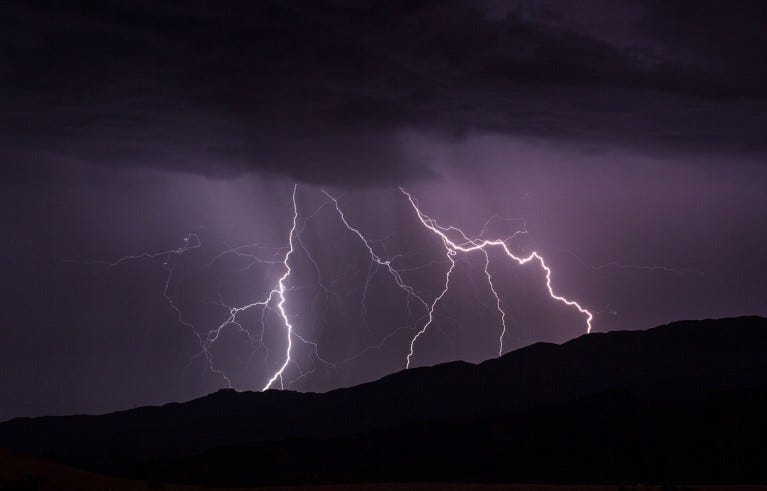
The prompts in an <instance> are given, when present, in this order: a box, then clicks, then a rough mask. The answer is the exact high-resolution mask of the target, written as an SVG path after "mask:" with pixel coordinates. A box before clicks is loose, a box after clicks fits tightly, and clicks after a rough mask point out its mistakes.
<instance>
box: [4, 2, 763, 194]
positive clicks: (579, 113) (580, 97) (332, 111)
mask: <svg viewBox="0 0 767 491" xmlns="http://www.w3.org/2000/svg"><path fill="white" fill-rule="evenodd" d="M4 17H5V18H6V22H5V29H4V32H3V34H2V38H0V39H2V50H1V51H2V54H1V55H0V61H2V69H1V70H2V80H3V82H2V86H0V88H1V89H2V93H3V101H4V102H3V111H2V113H3V115H2V116H0V117H1V118H2V126H3V127H4V130H3V136H2V139H3V148H4V151H3V152H4V153H5V160H6V169H8V168H11V169H12V170H11V171H10V172H12V173H14V174H20V173H27V174H34V175H37V174H43V173H45V172H46V166H47V165H48V163H49V162H51V161H56V160H60V161H77V162H84V163H86V164H96V165H113V164H115V165H126V166H151V167H158V168H163V169H178V170H184V171H190V172H196V173H202V174H206V175H211V176H229V175H235V174H239V173H243V172H246V171H249V170H258V171H263V172H268V173H279V174H284V175H288V176H291V177H294V178H297V179H299V180H303V181H309V182H323V183H337V184H357V185H366V184H371V183H376V182H385V183H392V182H399V181H402V180H405V179H414V178H425V177H429V176H430V171H429V170H428V169H426V168H424V167H423V166H421V165H419V164H418V163H417V162H413V161H412V160H411V159H410V158H409V156H408V152H406V149H405V148H403V143H402V141H401V136H402V134H403V132H408V131H416V132H425V133H428V134H432V135H434V136H436V137H439V138H456V137H461V136H462V135H466V134H469V133H472V132H480V133H481V132H491V133H501V134H508V135H519V136H534V137H543V138H547V139H555V140H565V141H571V142H585V143H608V144H613V145H616V144H617V145H628V146H634V147H638V148H643V149H650V150H653V151H658V150H660V151H674V152H700V151H706V152H723V153H728V154H730V153H733V152H737V153H743V154H749V155H758V156H761V155H763V153H764V151H765V145H764V143H763V142H764V141H765V138H764V137H765V134H764V119H763V114H764V113H765V109H767V104H765V97H766V96H767V68H766V66H767V64H765V63H764V55H765V52H764V49H765V46H767V39H766V37H767V34H765V33H767V29H765V24H767V22H765V13H764V8H763V5H762V4H761V2H729V3H719V2H717V3H714V2H639V3H637V2H627V3H618V2H609V3H605V2H599V1H591V2H585V3H579V4H578V5H577V6H573V3H571V2H562V3H559V2H544V3H539V2H533V3H530V2H523V1H520V2H510V3H500V2H487V3H478V2H407V1H402V2H312V3H304V2H274V3H271V2H233V3H227V4H216V3H207V2H186V3H182V4H178V3H172V2H167V3H162V2H160V3H158V2H93V3H91V2H78V3H68V4H66V5H60V4H56V3H52V4H45V3H37V4H28V3H24V4H22V3H16V4H14V5H12V6H10V7H6V8H5V15H4ZM606 26H608V27H606ZM609 26H613V29H610V28H609ZM614 26H622V28H621V29H615V28H614ZM20 156H21V157H20ZM22 157H23V158H22ZM6 172H8V170H6Z"/></svg>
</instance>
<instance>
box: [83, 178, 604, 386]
mask: <svg viewBox="0 0 767 491" xmlns="http://www.w3.org/2000/svg"><path fill="white" fill-rule="evenodd" d="M400 191H401V193H402V194H403V195H404V197H405V198H406V199H407V201H408V203H409V205H410V206H411V207H412V209H413V211H414V212H415V215H416V218H417V219H418V223H419V224H420V225H421V226H423V227H424V228H425V229H426V230H427V231H429V232H430V233H432V234H434V235H435V236H436V237H437V238H439V240H440V242H441V244H442V246H443V247H444V251H445V259H443V260H439V261H435V260H432V261H429V262H428V263H427V264H426V265H422V266H415V267H412V266H411V267H407V268H405V267H397V266H395V262H397V261H398V260H399V259H400V258H402V257H403V255H401V254H400V255H394V256H391V257H388V258H387V257H385V255H382V254H380V253H378V252H376V248H377V247H378V246H377V243H378V242H379V241H374V240H371V239H369V238H368V237H366V236H365V234H364V233H363V232H362V231H361V230H360V228H358V227H357V226H355V225H352V223H351V222H350V221H349V219H348V218H347V215H346V214H345V213H344V210H343V208H342V206H341V203H340V197H337V196H333V195H331V194H330V193H329V192H327V191H325V190H324V189H323V190H321V192H322V193H323V194H324V196H325V197H326V198H327V200H326V201H325V202H323V203H322V204H321V205H320V206H319V207H317V208H316V209H314V211H313V212H312V213H311V214H308V215H303V216H302V215H301V214H300V213H299V208H298V204H297V198H296V195H297V192H298V185H294V186H293V190H292V195H291V203H292V207H293V210H292V222H291V227H290V231H289V234H288V237H287V244H286V245H285V246H280V247H264V246H259V245H257V244H246V245H241V246H234V247H232V246H229V245H227V249H226V250H224V251H221V252H219V253H217V254H216V255H215V256H214V257H213V258H212V259H211V260H210V261H209V262H208V264H207V267H211V266H212V265H213V264H214V263H216V262H217V261H219V260H220V259H222V258H223V257H224V256H228V255H232V256H235V257H238V258H245V259H247V260H248V261H249V264H248V265H247V266H246V267H245V268H242V269H239V270H236V272H242V271H246V270H248V269H250V268H251V267H253V266H254V265H256V264H261V265H270V266H271V265H273V266H279V267H280V269H281V271H282V272H281V274H280V276H279V278H278V279H277V281H276V282H275V283H274V284H273V285H272V287H271V289H270V290H269V291H268V292H267V293H266V294H265V295H264V297H262V298H260V299H258V300H254V301H252V302H251V303H248V304H245V305H239V306H232V305H228V304H226V303H225V302H224V300H223V298H222V296H221V294H220V293H219V298H218V301H217V302H214V303H212V305H216V306H219V307H221V308H224V309H226V312H227V315H226V317H225V318H224V319H223V321H222V322H220V323H218V325H217V326H216V327H214V328H212V329H210V330H208V331H207V332H205V331H203V332H200V331H198V329H197V328H196V327H195V325H194V324H192V323H191V322H189V321H188V320H187V319H186V317H185V316H184V314H183V312H182V310H181V308H180V306H179V305H178V303H177V302H176V301H175V300H174V299H173V298H172V297H171V295H170V285H171V281H172V280H173V268H172V264H171V257H172V256H180V255H183V254H185V253H187V252H190V251H192V250H196V249H200V248H201V247H202V243H201V240H200V237H199V236H198V235H197V234H189V235H187V236H186V237H185V238H184V239H183V241H182V243H181V245H180V246H179V247H177V248H175V249H169V250H166V251H161V252H156V253H149V252H144V253H140V254H136V255H129V256H123V257H121V258H118V259H117V260H114V261H95V262H93V263H98V264H103V265H105V266H107V267H110V268H113V267H117V266H119V265H122V264H123V263H126V262H129V261H134V260H142V259H147V260H151V259H157V258H159V259H162V261H163V264H162V267H163V269H164V270H165V271H166V272H167V276H166V278H165V283H164V287H163V296H164V298H165V300H166V301H167V303H168V305H169V306H170V307H171V309H172V310H173V311H174V312H175V314H176V318H177V321H178V322H179V323H180V324H181V325H184V326H186V327H189V328H191V329H192V330H193V332H194V334H195V336H196V337H197V339H198V341H199V344H200V348H201V352H200V355H202V356H204V358H205V359H206V361H207V364H208V367H209V369H210V370H211V372H213V373H215V374H217V375H219V376H221V377H222V378H223V379H224V381H225V382H226V384H227V385H228V386H229V387H231V386H232V382H231V380H230V378H229V377H228V376H227V375H226V374H225V373H224V372H223V371H222V370H220V369H217V368H216V367H215V365H214V362H213V356H212V354H211V351H210V349H211V347H212V346H213V345H214V344H215V343H216V342H217V341H218V340H219V339H220V337H221V335H222V333H223V331H224V330H225V329H226V328H228V327H229V326H233V327H236V328H237V329H239V331H240V332H241V333H243V334H244V335H246V336H247V337H248V339H249V340H250V341H252V342H254V343H257V344H258V345H260V346H261V347H262V348H263V349H264V350H265V351H266V359H265V360H264V363H267V360H268V357H269V353H270V350H269V348H268V347H267V346H266V344H265V343H264V331H265V329H266V320H265V319H266V317H267V315H268V313H270V312H273V313H276V314H277V318H278V320H279V324H280V327H281V329H282V331H283V332H284V342H285V344H284V351H282V349H281V350H280V352H281V353H282V356H281V358H280V363H279V366H278V368H276V369H275V370H274V371H271V372H270V371H268V372H267V373H270V375H268V378H267V380H266V382H265V383H264V385H263V386H262V390H268V389H271V388H275V387H278V388H280V389H284V388H285V387H286V382H287V385H290V384H292V383H295V382H296V381H297V380H300V379H302V378H304V377H307V376H309V375H311V374H312V373H314V371H315V370H316V368H314V369H312V370H309V371H304V370H303V369H302V368H301V366H300V365H299V362H298V360H296V359H295V358H294V356H293V351H294V348H295V343H296V342H299V343H302V344H304V345H309V346H311V347H312V349H313V355H314V358H315V359H316V360H317V361H319V362H320V363H323V364H325V365H327V366H329V367H332V368H336V367H337V365H336V364H334V363H331V362H330V361H327V360H325V359H323V358H322V357H320V355H319V345H318V342H315V341H311V340H309V339H306V338H305V337H303V336H301V335H300V334H299V333H298V332H297V331H296V329H295V327H294V325H293V321H292V320H291V317H292V316H291V314H290V313H289V311H290V308H289V305H288V303H289V302H288V293H289V292H290V291H291V288H292V287H290V286H289V283H290V282H291V274H292V273H293V267H292V266H291V260H292V259H293V256H294V254H296V253H299V254H305V256H306V258H307V260H308V261H309V262H310V263H311V265H312V266H313V267H314V269H315V270H316V276H317V283H318V285H317V286H318V289H319V290H318V291H319V292H322V293H324V294H325V295H326V298H327V296H328V295H333V296H335V297H336V299H337V301H339V302H340V299H339V297H338V296H337V294H336V293H334V292H333V291H332V290H331V288H329V287H328V286H327V285H326V284H325V283H324V282H323V272H322V270H321V268H320V265H319V264H318V263H317V261H315V259H314V258H313V257H312V254H311V251H310V249H309V247H307V245H306V244H305V243H304V241H303V240H302V237H301V235H302V233H303V231H304V229H305V228H306V226H307V223H308V222H309V220H312V219H313V218H314V217H316V216H317V215H318V214H319V213H320V212H321V211H322V210H323V209H324V208H325V207H326V206H328V205H329V206H330V208H331V209H333V210H334V211H335V214H336V215H337V217H338V219H339V220H340V222H341V224H342V225H343V226H344V227H345V228H346V229H347V230H348V231H349V232H350V234H352V235H353V236H355V237H356V238H357V239H359V241H360V242H361V244H362V245H363V246H364V248H365V250H366V251H367V254H368V256H369V258H370V266H369V268H368V273H367V278H366V280H365V284H364V286H363V290H362V298H361V302H362V304H361V311H360V314H361V319H362V324H363V327H365V326H366V323H367V317H366V307H365V304H366V301H367V297H368V294H369V290H370V287H371V280H372V278H373V276H374V274H375V272H376V271H377V270H378V269H379V268H382V269H383V270H384V271H386V272H387V273H388V274H389V276H390V277H391V279H392V280H393V282H394V284H395V285H396V286H397V287H398V288H399V289H401V290H402V292H403V293H404V294H405V301H406V307H407V312H408V315H409V316H410V318H411V319H413V313H412V312H411V309H412V306H413V305H415V306H416V307H417V308H418V309H422V312H423V313H422V314H418V315H419V316H418V317H416V318H415V321H411V322H414V323H413V324H411V325H410V326H400V327H398V328H397V329H395V330H394V331H392V332H391V333H390V334H388V335H386V336H384V337H383V338H382V339H381V340H380V341H379V342H378V343H376V344H374V345H372V346H368V347H366V348H364V349H363V350H362V351H361V352H359V353H358V354H357V355H354V356H351V357H348V358H346V359H343V360H341V361H339V362H338V363H339V364H344V363H347V362H349V361H351V360H354V359H357V358H359V357H361V356H362V355H364V354H365V353H367V352H368V351H370V350H375V349H378V348H381V347H382V346H383V344H384V343H388V342H390V341H391V340H392V339H394V336H395V334H397V333H399V332H401V331H403V330H405V329H408V330H411V331H416V332H415V334H414V335H413V336H412V337H410V341H409V345H408V352H407V354H406V356H405V359H404V365H405V368H410V366H411V363H412V360H413V357H414V356H415V352H416V345H417V344H418V342H419V340H420V339H421V337H422V336H423V335H424V334H425V333H426V332H427V331H428V330H429V328H430V327H432V326H433V325H434V324H435V321H436V314H437V310H438V308H439V306H440V303H441V302H442V301H443V300H444V299H445V297H446V296H447V295H448V293H449V291H450V287H451V280H452V275H453V272H454V269H455V266H456V258H457V256H458V255H459V254H470V253H474V252H478V253H481V254H482V256H483V257H482V259H483V268H482V271H483V273H484V275H485V278H486V280H487V284H488V287H489V290H490V293H491V294H492V298H493V299H494V300H495V308H496V310H497V312H498V318H499V321H500V329H499V334H498V350H497V353H498V356H501V355H502V354H503V351H504V337H505V335H506V333H507V325H506V312H505V310H504V304H503V301H502V300H501V294H500V292H499V291H498V289H497V288H496V285H495V283H494V277H493V275H492V273H491V270H490V266H491V256H490V254H489V252H488V251H489V250H490V249H498V250H500V251H502V252H503V253H504V254H505V255H506V256H507V257H508V258H509V259H511V260H513V261H514V262H516V263H517V264H519V265H525V264H527V263H531V262H535V263H537V264H538V265H539V267H540V268H541V269H542V270H543V272H544V277H545V284H546V288H547V290H548V294H549V296H550V297H551V298H552V299H554V300H555V301H557V302H560V303H562V304H564V305H566V306H568V307H572V308H574V309H576V310H577V311H578V312H579V313H580V314H582V315H583V316H584V318H585V327H586V332H587V333H588V332H591V328H592V325H591V322H592V320H593V315H592V313H591V312H590V311H589V310H587V309H586V308H584V307H583V306H581V305H580V304H579V303H578V302H576V301H575V300H571V299H568V298H566V297H564V296H562V295H560V294H558V293H556V292H555V290H554V288H553V286H552V280H551V275H552V272H551V268H550V267H549V266H548V265H547V264H546V262H545V260H544V259H543V257H542V256H541V255H540V254H539V253H538V252H535V251H534V252H532V253H530V254H528V255H526V256H520V255H516V254H514V252H512V250H511V243H512V241H513V240H514V239H515V238H517V237H518V236H520V235H522V234H525V233H527V230H526V228H523V229H521V230H517V231H516V232H514V233H513V234H512V235H510V236H507V237H504V238H502V239H492V240H490V239H486V238H484V236H485V235H486V232H487V229H488V227H489V222H490V220H492V219H494V218H497V217H492V218H491V219H490V220H488V222H486V223H485V224H484V225H483V227H482V230H481V232H480V234H479V236H478V237H475V238H472V237H470V236H468V235H467V234H465V233H464V232H463V231H462V230H461V229H459V228H457V227H454V226H448V227H445V226H442V225H440V224H439V223H438V222H437V221H436V220H435V219H434V218H431V217H430V216H429V215H427V214H426V213H424V212H423V211H422V210H421V208H420V207H419V205H418V202H417V200H416V199H415V198H414V197H413V196H412V195H411V194H410V193H409V192H408V191H406V190H405V189H402V188H400ZM521 222H522V224H523V225H524V221H523V220H522V221H521ZM262 249H269V250H271V251H272V253H271V256H270V257H268V258H263V257H261V256H260V255H259V254H257V253H255V252H250V251H252V250H262ZM438 263H446V264H448V265H449V266H448V268H447V270H446V272H445V275H444V283H443V284H442V286H441V287H440V290H439V293H438V294H437V295H436V296H435V297H433V298H430V299H427V298H426V297H427V296H426V295H424V294H422V293H419V292H418V291H416V289H415V288H414V287H413V286H411V285H410V284H409V283H408V282H407V281H406V280H405V278H404V277H403V274H404V273H405V272H407V273H408V274H412V273H415V272H417V271H419V270H420V269H421V268H423V267H426V266H428V265H430V264H438ZM317 295H320V293H318V294H317ZM317 298H318V297H315V299H314V301H313V302H312V309H314V304H315V303H316V301H317ZM209 304H210V302H209ZM251 309H256V311H257V312H258V311H259V310H260V312H261V326H260V327H261V330H260V335H255V336H254V335H253V334H252V333H251V331H249V330H248V329H247V328H246V326H244V325H243V324H242V321H241V320H240V315H241V314H243V313H244V312H246V311H250V310H251ZM294 310H295V307H294ZM315 321H316V317H315ZM326 323H327V321H326V320H325V324H326ZM418 326H420V328H419V327H418ZM436 328H437V329H439V327H438V326H437V327H436ZM291 366H293V367H295V368H296V369H297V371H298V373H299V375H298V376H297V377H296V376H294V377H293V378H292V379H285V376H286V372H287V371H288V369H289V368H290V367H291ZM291 373H292V369H291Z"/></svg>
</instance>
